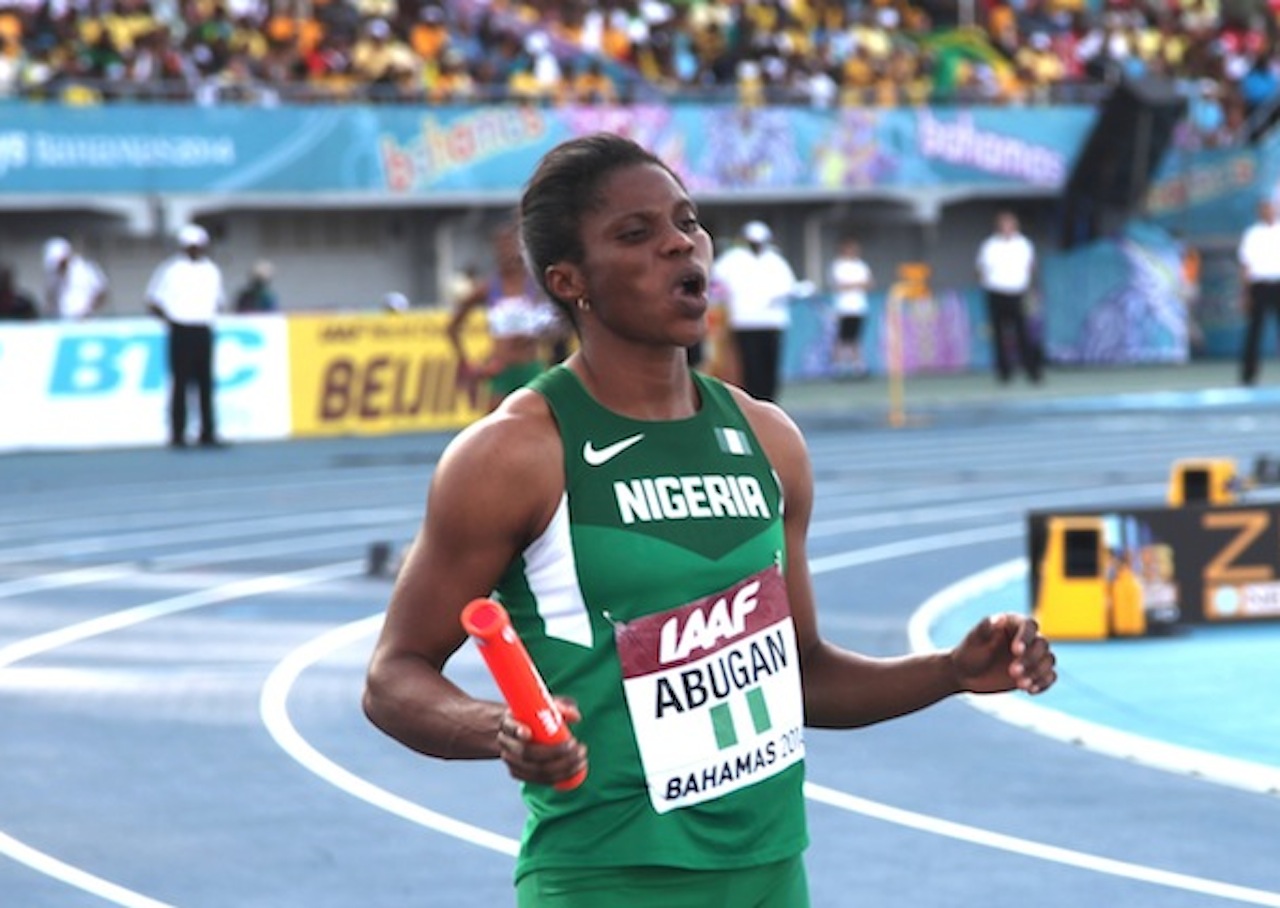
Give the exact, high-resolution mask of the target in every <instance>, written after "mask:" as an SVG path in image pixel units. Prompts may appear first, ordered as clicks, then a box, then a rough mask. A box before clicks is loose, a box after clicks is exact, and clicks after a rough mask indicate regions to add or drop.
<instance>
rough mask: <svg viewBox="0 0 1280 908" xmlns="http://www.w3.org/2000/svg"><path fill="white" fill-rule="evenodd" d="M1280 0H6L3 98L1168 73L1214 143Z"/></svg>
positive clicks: (789, 93) (1268, 61)
mask: <svg viewBox="0 0 1280 908" xmlns="http://www.w3.org/2000/svg"><path fill="white" fill-rule="evenodd" d="M1233 2H1234V3H1235V4H1236V5H1235V6H1232V3H1233ZM1268 2H1271V3H1276V2H1277V0H601V2H590V0H452V2H448V0H0V4H6V3H7V4H8V5H0V97H5V96H9V97H41V98H54V99H57V100H60V101H62V102H64V103H98V102H103V101H111V100H118V99H129V100H145V99H165V100H176V99H181V100H189V101H195V102H198V103H207V104H213V103H235V102H239V103H255V104H272V103H280V102H282V101H288V102H305V101H325V102H330V101H341V100H360V101H377V102H411V103H434V104H443V103H459V102H462V103H472V102H478V101H492V100H510V99H518V100H522V101H526V102H541V103H593V102H613V101H621V102H628V101H636V100H647V99H661V100H666V101H678V100H683V99H697V100H733V101H736V102H739V103H748V104H749V103H793V104H810V105H816V106H834V105H841V104H850V105H860V106H868V105H873V106H893V105H908V104H920V103H930V104H945V103H949V102H956V101H960V102H965V103H1004V104H1025V103H1045V102H1050V103H1062V102H1073V101H1090V100H1096V99H1097V98H1098V97H1100V95H1101V93H1102V92H1103V91H1105V89H1106V88H1107V87H1108V86H1109V85H1112V84H1114V83H1115V82H1116V81H1117V80H1118V79H1121V78H1123V77H1126V76H1127V77H1134V76H1144V75H1149V76H1157V77H1168V78H1171V79H1175V80H1178V81H1179V83H1180V84H1181V85H1183V86H1184V87H1185V89H1186V92H1187V95H1188V97H1189V98H1190V99H1191V100H1192V102H1193V103H1192V116H1193V117H1194V118H1195V119H1196V122H1197V124H1198V129H1199V130H1200V131H1201V132H1202V133H1203V134H1204V135H1205V136H1208V137H1209V138H1210V140H1212V141H1216V140H1217V139H1219V138H1224V137H1225V138H1229V137H1230V136H1231V135H1233V134H1234V133H1237V132H1238V131H1239V130H1240V129H1241V128H1242V127H1243V124H1244V122H1245V120H1247V118H1248V116H1249V115H1250V114H1251V112H1253V111H1254V110H1257V109H1260V108H1262V107H1264V106H1265V105H1266V104H1268V103H1270V102H1271V101H1272V100H1273V99H1275V97H1276V96H1277V94H1278V93H1280V79H1278V76H1277V73H1278V71H1280V65H1278V63H1277V56H1276V54H1275V44H1274V38H1275V34H1276V14H1275V11H1274V10H1273V9H1271V8H1269V7H1268V6H1267V5H1265V4H1266V3H1268Z"/></svg>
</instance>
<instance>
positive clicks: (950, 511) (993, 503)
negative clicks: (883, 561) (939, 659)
mask: <svg viewBox="0 0 1280 908" xmlns="http://www.w3.org/2000/svg"><path fill="white" fill-rule="evenodd" d="M1118 489H1128V490H1130V491H1135V492H1136V491H1137V490H1139V489H1141V490H1143V491H1151V490H1158V491H1163V490H1164V486H1153V485H1151V484H1150V483H1143V484H1141V485H1136V484H1134V485H1128V486H1116V485H1111V486H1106V487H1103V488H1099V489H1096V490H1095V489H1085V490H1080V489H1072V490H1071V491H1068V492H1037V491H1022V492H1018V493H1015V494H1012V495H986V496H984V497H983V498H982V499H981V503H974V502H972V501H963V502H959V503H952V504H939V503H938V502H936V501H935V502H934V503H933V504H932V505H926V506H924V507H919V508H897V509H894V510H887V509H882V510H878V511H873V512H871V513H866V514H853V515H851V516H848V517H833V518H828V519H825V520H818V521H814V522H813V523H812V524H810V527H809V538H810V539H816V538H821V537H824V536H832V535H836V534H840V533H852V532H855V531H859V530H877V529H883V528H886V527H907V526H919V525H921V524H930V523H954V522H959V521H961V520H976V519H978V518H988V519H989V518H992V517H1001V516H1004V515H1007V514H1015V515H1019V516H1022V515H1025V514H1026V512H1027V510H1028V509H1030V508H1035V509H1040V508H1048V507H1054V506H1058V505H1065V506H1067V507H1074V506H1077V505H1079V503H1080V501H1081V494H1082V492H1084V493H1091V492H1094V491H1098V492H1099V493H1100V494H1104V493H1106V492H1110V493H1112V494H1116V492H1117V490H1118Z"/></svg>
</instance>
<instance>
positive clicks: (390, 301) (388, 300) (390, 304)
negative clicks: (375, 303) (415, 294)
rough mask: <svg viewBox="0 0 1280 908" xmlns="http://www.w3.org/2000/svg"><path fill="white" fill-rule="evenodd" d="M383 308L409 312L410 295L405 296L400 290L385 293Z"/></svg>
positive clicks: (387, 310) (391, 310) (388, 310)
mask: <svg viewBox="0 0 1280 908" xmlns="http://www.w3.org/2000/svg"><path fill="white" fill-rule="evenodd" d="M382 310H383V311H384V312H408V311H409V297H407V296H405V295H404V294H403V293H401V292H399V291H398V290H393V291H391V292H390V293H386V294H383V297H382Z"/></svg>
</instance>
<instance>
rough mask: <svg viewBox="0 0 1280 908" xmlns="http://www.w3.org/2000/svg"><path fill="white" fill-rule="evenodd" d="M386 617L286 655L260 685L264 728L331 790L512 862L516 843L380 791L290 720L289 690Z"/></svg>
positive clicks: (350, 627) (343, 629) (333, 632)
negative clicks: (314, 744)
mask: <svg viewBox="0 0 1280 908" xmlns="http://www.w3.org/2000/svg"><path fill="white" fill-rule="evenodd" d="M384 617H385V616H384V613H383V612H378V613H377V614H374V615H370V616H369V617H368V618H363V619H361V620H359V621H356V622H354V623H352V624H346V625H342V626H340V627H337V628H334V629H333V630H330V631H328V632H326V633H324V634H321V635H320V636H319V637H316V638H315V639H313V640H311V641H310V642H308V643H306V644H304V645H303V646H301V647H299V648H298V649H296V650H294V651H293V652H291V653H290V654H289V655H288V656H286V657H285V658H284V660H283V661H281V662H280V663H279V664H278V665H277V666H276V667H275V668H274V669H273V670H272V671H271V674H270V675H269V676H268V677H267V680H266V683H265V684H264V685H263V688H262V696H261V697H260V698H259V701H258V704H259V713H260V714H261V716H262V721H263V724H264V725H266V728H267V731H268V732H269V733H270V735H271V737H272V738H274V739H275V741H276V743H277V744H279V745H280V747H281V749H282V750H284V752H285V753H287V754H288V755H289V756H291V757H293V759H294V760H296V761H298V762H299V763H300V764H302V766H304V767H305V768H306V769H308V770H310V771H311V772H312V773H314V774H315V775H317V776H319V777H320V778H321V779H324V780H325V781H326V782H328V783H329V784H330V785H333V786H334V787H335V788H338V789H340V790H342V791H345V792H346V793H347V794H349V795H351V796H352V797H355V798H359V799H360V800H362V801H365V802H367V803H369V804H372V805H373V806H375V807H378V808H380V809H382V810H385V811H387V812H388V813H392V814H395V815H396V816H398V817H401V818H403V819H406V820H408V821H410V822H411V823H416V824H418V825H419V826H425V827H427V828H428V829H434V830H435V831H437V832H442V833H444V834H445V835H449V836H453V837H454V838H457V839H461V840H463V841H464V842H470V843H471V844H472V845H478V846H480V847H481V848H489V849H491V850H493V851H498V852H501V853H502V854H506V855H510V856H512V857H514V856H515V855H516V852H517V851H518V850H519V848H520V843H519V842H517V841H516V840H515V839H512V838H509V837H507V836H503V835H499V834H497V833H494V832H490V831H489V830H487V829H482V828H480V827H479V826H473V825H471V824H470V823H464V822H462V821H461V820H455V819H454V818H452V817H449V816H445V815H444V814H442V813H437V812H436V811H434V810H429V809H427V808H426V807H423V806H421V805H419V804H415V803H414V802H413V801H409V800H407V799H405V798H402V797H400V796H399V795H394V794H392V793H391V792H389V791H387V790H386V789H384V788H379V787H378V786H377V785H374V784H373V783H372V782H369V781H368V780H366V779H363V778H361V777H360V776H357V775H356V774H355V773H353V772H351V771H349V770H347V769H345V768H343V767H342V766H340V765H338V764H337V763H335V762H334V761H333V760H330V759H329V758H328V757H326V756H324V754H322V753H320V751H318V750H316V748H314V747H312V746H311V744H310V743H309V742H308V741H307V740H306V739H305V738H303V737H302V735H301V734H300V733H299V732H298V729H297V728H296V727H295V726H294V724H293V721H292V720H291V719H290V718H289V691H290V689H291V688H292V687H293V685H294V683H295V682H296V681H297V680H298V678H299V677H300V676H301V675H302V673H303V672H304V671H306V669H307V668H309V667H310V666H311V665H313V664H315V663H316V662H319V661H320V660H321V659H323V658H324V657H325V656H327V655H329V654H330V653H332V652H333V651H334V650H337V649H341V648H342V647H344V646H346V645H347V644H349V643H352V642H354V641H356V640H358V639H360V638H361V637H364V636H367V635H369V634H372V633H373V632H374V631H375V630H376V629H377V628H378V626H379V625H381V624H382V621H383V618H384Z"/></svg>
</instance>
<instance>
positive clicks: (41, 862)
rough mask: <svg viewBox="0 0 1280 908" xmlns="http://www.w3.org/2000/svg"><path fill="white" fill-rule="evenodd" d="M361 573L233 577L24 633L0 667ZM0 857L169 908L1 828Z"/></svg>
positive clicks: (352, 567) (334, 568)
mask: <svg viewBox="0 0 1280 908" xmlns="http://www.w3.org/2000/svg"><path fill="white" fill-rule="evenodd" d="M95 570H97V571H98V573H97V574H95V573H94V572H95ZM363 572H364V563H363V562H361V561H346V562H342V563H339V564H329V565H325V566H323V567H320V568H308V569H307V570H304V571H295V572H293V573H289V574H270V575H268V576H265V577H252V578H249V579H247V580H237V581H235V582H233V583H228V584H224V585H223V586H218V587H214V588H212V589H207V590H199V591H197V592H193V593H186V594H184V595H181V596H174V597H172V598H169V599H161V600H159V601H157V602H151V603H148V604H146V605H140V606H137V607H135V608H130V609H124V610H123V611H119V612H112V613H111V614H108V615H102V616H100V617H98V618H93V619H90V620H88V621H81V622H80V623H78V624H71V625H68V626H67V627H64V628H59V629H58V630H55V631H50V632H48V633H45V634H38V635H37V636H35V637H28V638H27V639H25V640H19V641H18V642H17V643H13V644H10V645H9V646H6V647H3V648H0V671H3V669H5V668H8V667H9V666H12V665H14V664H15V663H17V662H19V661H21V660H23V659H28V658H30V657H31V656H35V655H39V654H40V653H47V652H50V651H51V650H55V649H57V648H59V647H62V646H68V645H70V644H72V643H78V642H80V641H82V640H88V639H89V638H91V637H96V636H98V635H100V634H106V633H110V632H111V631H117V630H121V629H123V628H126V627H132V626H133V625H136V624H141V623H142V622H144V621H150V620H151V619H152V618H160V617H162V616H164V615H172V614H175V613H177V612H183V611H187V610H190V609H195V608H200V607H201V606H205V605H215V604H217V603H220V602H230V601H232V600H234V599H243V598H245V597H248V596H254V595H259V594H263V593H277V592H281V591H284V590H290V589H296V588H298V587H303V586H309V585H311V584H313V583H324V582H327V581H330V580H337V579H339V578H341V577H350V576H354V575H356V574H361V573H363ZM120 573H122V571H121V570H120V569H119V568H118V566H114V565H109V566H107V567H106V568H104V569H85V570H83V571H70V572H66V573H65V574H64V575H53V576H64V577H65V579H66V580H68V581H69V582H75V583H80V582H93V581H94V580H101V579H110V578H113V577H115V576H119V575H120ZM52 585H63V584H52ZM0 855H5V856H7V857H10V858H12V859H13V860H15V861H17V862H18V863H19V864H24V865H26V866H27V867H30V868H31V869H32V870H35V871H37V872H39V873H43V874H45V875H46V876H48V877H51V878H53V879H55V880H58V881H59V882H62V883H66V884H67V885H69V886H72V887H74V888H76V889H80V890H82V891H84V892H87V893H89V894H91V895H95V896H97V897H99V898H101V899H105V900H106V901H109V902H114V903H115V904H117V905H123V906H126V908H170V906H168V905H167V904H166V903H165V902H158V901H156V900H154V899H152V898H150V897H148V896H145V895H142V894H141V893H138V892H134V891H133V890H131V889H126V888H124V887H123V886H119V885H117V884H115V883H112V882H110V881H109V880H105V879H103V878H102V877H99V876H95V875H94V874H92V873H89V872H88V871H85V870H81V869H80V868H78V867H74V866H72V865H71V864H67V863H65V862H63V861H60V860H58V859H57V858H55V857H53V856H51V855H48V854H46V853H44V852H42V851H39V850H38V849H35V848H32V847H31V846H30V845H27V844H26V843H24V842H22V841H20V840H18V839H15V838H13V837H12V836H10V835H7V834H6V833H4V832H2V831H0Z"/></svg>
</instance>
